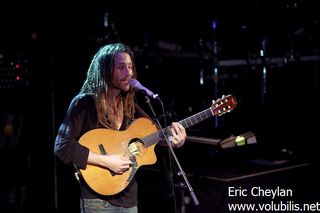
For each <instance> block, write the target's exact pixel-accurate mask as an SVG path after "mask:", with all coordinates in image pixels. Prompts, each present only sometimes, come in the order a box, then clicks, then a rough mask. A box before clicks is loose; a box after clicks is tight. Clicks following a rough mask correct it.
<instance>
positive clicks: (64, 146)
mask: <svg viewBox="0 0 320 213" xmlns="http://www.w3.org/2000/svg"><path fill="white" fill-rule="evenodd" d="M136 77H137V73H136V68H135V64H134V55H133V52H132V51H131V50H130V48H129V47H128V46H126V45H124V44H121V43H115V44H109V45H106V46H104V47H102V48H101V49H100V50H99V51H98V52H97V53H96V54H95V55H94V57H93V59H92V62H91V64H90V66H89V69H88V72H87V78H86V80H85V82H84V84H83V86H82V88H81V90H80V93H79V94H78V95H76V96H75V97H74V98H73V100H72V101H71V104H70V106H69V108H68V111H67V113H66V116H65V119H64V121H63V123H62V124H61V126H60V128H59V131H58V134H57V136H56V141H55V155H56V156H57V157H58V158H59V159H61V160H62V161H63V162H64V163H66V164H70V163H72V164H74V165H75V166H76V168H78V169H80V170H81V169H82V170H84V169H86V168H87V166H88V165H93V166H98V167H99V168H105V169H106V170H109V171H110V172H112V173H114V174H115V175H121V174H123V173H124V172H126V171H128V169H129V168H130V166H132V163H133V162H132V159H130V158H129V156H126V155H124V154H123V153H118V154H117V153H108V154H106V155H104V154H100V153H97V152H93V151H92V150H90V149H89V148H88V147H86V146H84V145H82V144H81V143H79V139H80V138H81V136H83V135H84V134H85V133H86V132H88V131H89V130H93V129H96V128H106V129H111V130H114V131H122V130H126V129H127V128H128V127H129V125H130V124H132V122H133V121H134V120H135V119H136V118H139V117H144V116H145V113H144V112H143V111H142V110H141V109H140V107H138V106H137V104H136V103H135V102H134V95H135V92H134V90H133V88H131V86H130V84H129V80H130V79H132V78H136ZM169 135H170V136H171V137H170V139H171V140H170V141H171V144H172V146H173V147H181V146H182V145H183V144H184V142H185V139H186V132H185V129H184V127H183V126H182V125H181V124H179V123H176V122H173V123H172V125H171V126H170V128H169ZM107 140H108V139H106V141H107ZM80 183H81V184H80V187H81V200H80V201H81V206H80V209H81V212H86V213H87V212H128V213H137V212H138V209H137V202H138V198H137V183H136V181H135V180H134V178H133V179H132V180H131V181H130V183H129V184H128V185H127V186H126V187H125V189H124V190H122V191H120V192H119V193H116V194H114V195H108V196H105V195H101V194H99V193H96V192H95V191H94V190H92V189H91V188H90V186H88V184H87V183H85V181H81V182H80ZM105 184H106V185H107V184H108V182H106V183H105Z"/></svg>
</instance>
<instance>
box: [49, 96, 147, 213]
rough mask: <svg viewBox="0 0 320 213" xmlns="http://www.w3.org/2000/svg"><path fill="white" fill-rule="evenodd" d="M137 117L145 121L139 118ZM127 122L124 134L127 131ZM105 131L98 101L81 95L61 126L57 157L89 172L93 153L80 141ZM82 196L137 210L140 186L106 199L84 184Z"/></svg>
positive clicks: (74, 101)
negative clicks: (90, 133) (87, 133)
mask: <svg viewBox="0 0 320 213" xmlns="http://www.w3.org/2000/svg"><path fill="white" fill-rule="evenodd" d="M136 117H141V116H140V115H136ZM126 120H127V119H126V118H124V119H123V124H122V126H121V128H120V130H124V129H126V128H127V127H128V126H126V125H125V123H129V122H126ZM95 128H103V126H102V125H101V124H100V122H99V120H98V116H97V110H96V107H95V100H94V98H93V95H92V94H83V95H77V96H76V97H74V98H73V100H72V101H71V103H70V106H69V108H68V110H67V113H66V116H65V118H64V121H63V123H62V124H61V126H60V128H59V131H58V134H57V136H56V140H55V155H56V156H57V157H59V158H60V159H61V160H62V161H63V162H64V163H66V164H70V163H73V164H74V165H75V167H76V168H78V169H85V168H86V166H87V159H88V155H89V149H88V148H87V147H85V146H83V145H81V144H80V143H79V142H78V140H79V138H80V137H81V136H82V135H83V134H84V133H86V132H87V131H89V130H92V129H95ZM80 183H81V193H82V197H84V198H89V199H90V198H92V199H94V198H100V199H103V200H108V201H109V202H110V203H111V204H113V205H117V206H122V207H127V208H128V207H133V206H136V205H137V203H138V199H137V183H136V181H135V180H134V179H133V180H132V181H131V182H130V183H129V184H128V186H127V187H126V188H125V189H124V190H123V191H121V192H120V193H118V194H115V195H112V196H102V195H99V194H97V193H95V192H94V191H93V190H91V189H90V187H88V185H87V184H86V183H85V182H84V181H83V180H82V181H80ZM106 184H108V183H106Z"/></svg>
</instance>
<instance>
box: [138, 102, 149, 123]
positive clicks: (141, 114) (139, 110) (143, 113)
mask: <svg viewBox="0 0 320 213" xmlns="http://www.w3.org/2000/svg"><path fill="white" fill-rule="evenodd" d="M134 105H135V109H136V111H137V112H138V113H139V115H140V116H142V117H145V118H149V119H150V120H152V121H153V119H151V118H150V116H149V115H148V114H147V113H146V112H145V111H144V110H143V109H141V107H140V106H139V105H138V104H136V103H135V104H134ZM140 116H139V117H140Z"/></svg>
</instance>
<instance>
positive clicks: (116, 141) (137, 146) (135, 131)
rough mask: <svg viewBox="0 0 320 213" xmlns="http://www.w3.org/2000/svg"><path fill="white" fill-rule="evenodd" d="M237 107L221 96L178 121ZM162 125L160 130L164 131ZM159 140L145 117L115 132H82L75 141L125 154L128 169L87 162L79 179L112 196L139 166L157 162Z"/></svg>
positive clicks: (186, 123)
mask: <svg viewBox="0 0 320 213" xmlns="http://www.w3.org/2000/svg"><path fill="white" fill-rule="evenodd" d="M236 106H237V100H236V98H235V97H234V96H232V95H227V96H223V97H222V98H220V99H218V100H217V101H214V102H213V104H212V106H211V107H210V108H208V109H206V110H203V111H201V112H199V113H197V114H195V115H192V116H190V117H188V118H185V119H183V120H181V121H179V123H180V124H181V125H182V126H183V127H184V128H188V127H190V126H192V125H195V124H197V123H199V122H201V121H203V120H205V119H208V118H210V117H212V116H214V115H217V116H221V115H223V114H225V113H227V112H230V111H231V110H232V109H234V108H235V107H236ZM168 128H169V127H166V128H165V129H164V130H163V131H165V132H166V133H168ZM161 139H162V131H161V130H158V128H157V125H155V123H154V122H153V121H151V120H149V119H147V118H138V119H137V120H135V121H134V122H133V123H132V124H131V125H130V126H129V128H128V129H127V130H124V131H116V130H110V129H104V128H98V129H93V130H90V131H88V132H86V133H85V134H84V135H83V136H81V138H80V139H79V143H80V144H82V145H83V146H85V147H87V148H88V149H89V150H90V151H91V152H95V153H97V154H102V155H108V154H120V155H122V156H125V157H129V159H130V160H131V162H132V163H131V166H130V168H129V169H128V170H127V171H125V172H124V173H122V174H116V173H114V172H112V171H110V170H109V169H107V168H103V167H99V166H95V165H89V164H88V165H87V167H86V169H80V172H81V174H82V177H83V179H84V180H85V182H86V183H87V184H88V185H89V187H91V189H92V190H94V191H95V192H97V193H98V194H101V195H113V194H117V193H119V192H121V191H122V190H123V189H125V188H126V186H127V185H128V184H129V183H130V181H131V180H132V179H133V177H134V175H135V173H136V171H137V170H138V168H139V167H140V166H143V165H148V164H149V165H150V164H154V163H155V162H156V161H157V158H156V155H155V152H154V147H155V145H156V144H157V143H158V142H159V141H160V140H161Z"/></svg>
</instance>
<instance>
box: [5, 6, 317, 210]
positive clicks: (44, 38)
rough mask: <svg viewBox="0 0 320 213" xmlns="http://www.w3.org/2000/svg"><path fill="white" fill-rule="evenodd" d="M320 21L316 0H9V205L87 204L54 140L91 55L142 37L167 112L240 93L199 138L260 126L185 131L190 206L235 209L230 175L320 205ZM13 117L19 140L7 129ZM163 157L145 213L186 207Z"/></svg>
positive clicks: (191, 109) (180, 113)
mask: <svg viewBox="0 0 320 213" xmlns="http://www.w3.org/2000/svg"><path fill="white" fill-rule="evenodd" d="M106 17H107V20H105V18H106ZM213 23H214V24H213ZM319 29H320V26H319V12H318V7H317V6H316V1H302V0H296V1H294V0H278V1H275V0H272V1H270V0H269V1H267V0H246V1H204V0H200V1H190V2H184V1H181V2H179V1H167V0H165V1H102V0H97V1H83V2H69V1H42V2H38V1H17V0H12V1H2V2H1V3H0V32H1V33H0V67H1V69H0V86H1V88H0V94H1V96H0V97H1V104H0V105H1V108H0V114H1V123H0V124H1V126H0V127H1V147H0V148H1V165H2V168H4V169H2V171H3V172H2V175H1V195H0V198H1V199H0V200H1V205H0V210H1V212H3V211H4V212H19V210H21V211H27V210H29V211H31V212H38V211H41V212H65V211H67V210H71V212H74V211H77V208H78V203H77V202H78V197H77V195H76V193H77V192H78V191H77V183H76V181H75V179H74V177H73V174H72V172H71V171H72V168H69V167H66V166H64V165H62V164H61V162H59V160H57V159H55V158H54V156H53V145H54V138H55V134H56V131H57V129H58V127H59V125H60V123H61V122H62V119H63V117H64V113H65V112H66V110H67V107H68V105H69V102H70V100H71V98H72V97H73V96H74V95H75V94H76V93H77V92H78V91H79V89H80V87H81V85H82V82H83V80H84V79H85V75H86V71H87V68H88V66H89V63H90V61H91V59H92V56H93V54H94V53H95V52H96V51H97V50H98V48H99V47H100V46H102V45H104V44H107V43H110V42H123V43H126V44H128V45H130V46H131V47H132V49H133V50H134V52H135V53H136V64H137V69H138V79H139V81H140V82H142V84H143V85H145V86H146V87H148V88H149V89H151V90H152V91H154V92H156V93H158V94H159V95H160V97H161V99H162V101H163V103H164V106H165V110H166V114H165V118H166V119H167V122H171V121H177V120H181V119H183V118H185V117H187V116H191V115H193V114H195V113H197V112H199V111H201V110H203V109H207V108H208V107H210V105H211V101H212V100H216V99H218V98H220V97H221V96H222V95H227V94H233V95H234V96H235V97H236V98H237V100H238V106H237V107H236V108H235V109H234V110H233V111H231V112H230V113H227V114H225V115H223V116H221V117H219V118H212V119H208V120H206V121H204V122H202V123H200V124H198V125H195V126H193V127H190V128H189V129H188V130H187V131H188V135H191V136H198V137H206V138H213V139H221V140H223V139H226V138H229V137H231V136H237V135H239V134H243V133H246V132H249V131H252V132H254V134H255V136H256V140H257V143H256V144H252V145H245V146H242V147H233V148H229V149H222V148H221V147H219V145H208V144H202V143H199V142H198V143H197V142H191V141H187V143H186V145H185V146H184V147H183V148H181V149H180V150H177V155H178V159H179V160H180V163H181V165H182V168H183V169H184V170H186V173H187V174H188V177H189V178H190V182H191V185H192V186H193V188H194V190H195V192H196V195H197V196H198V198H199V202H200V207H194V206H193V204H192V201H191V203H190V204H189V205H188V206H187V209H186V210H187V212H215V211H216V212H228V211H227V210H226V205H227V204H228V203H232V202H234V201H233V200H232V199H231V198H230V197H228V196H227V195H226V193H227V186H230V185H231V186H241V187H251V186H252V185H258V186H265V187H267V188H268V187H269V188H273V187H274V186H280V187H282V188H293V189H294V190H295V197H294V198H292V200H295V201H296V203H298V202H300V203H306V202H309V203H312V202H313V203H314V202H316V201H319V193H318V192H315V189H316V188H317V187H319V184H318V183H317V181H316V177H317V176H316V168H317V165H318V159H317V158H318V151H317V146H318V137H317V136H318V134H317V133H318V127H319V125H318V117H319V112H318V109H319V103H318V97H319V61H320V55H319V48H320V46H319V45H320V44H319V38H320V36H319V32H320V31H319ZM261 50H262V51H263V53H264V55H261V53H260V52H261ZM215 69H217V71H218V72H217V75H214V70H215ZM263 70H265V71H266V74H265V75H264V74H263ZM201 73H203V75H202V76H203V84H200V76H201ZM17 77H18V78H17ZM153 104H154V107H155V108H156V110H157V113H158V114H159V116H160V117H161V115H162V112H161V111H160V106H159V104H158V103H156V102H153ZM146 107H147V106H146ZM146 111H148V108H146ZM160 114H161V115H160ZM10 115H12V116H13V121H14V122H13V124H12V127H13V130H14V133H13V135H14V136H16V137H17V139H16V142H17V144H16V145H12V144H11V145H8V144H7V142H6V141H5V139H4V138H5V137H4V136H5V134H7V133H6V128H5V127H6V124H7V119H8V117H10ZM162 121H163V117H162ZM159 159H160V160H159V161H158V162H157V164H156V165H153V166H150V167H148V168H141V170H140V171H139V172H138V174H137V178H138V179H140V181H141V182H143V184H140V185H141V188H140V192H141V193H140V201H139V202H140V204H139V205H140V209H141V212H150V211H151V209H152V212H155V211H157V210H159V212H173V211H174V209H175V208H173V204H172V203H173V200H174V197H172V196H168V193H169V191H170V187H169V186H168V185H167V180H166V177H167V176H168V174H166V173H165V172H164V171H168V170H169V169H168V168H161V165H162V163H161V162H162V160H164V161H165V164H167V163H168V159H169V158H168V156H167V153H163V152H161V151H160V153H159ZM266 171H268V172H270V173H265V172H266ZM175 172H176V170H174V173H175ZM246 175H253V177H247V176H246ZM236 177H238V178H239V179H237V178H236ZM228 178H231V179H228ZM232 178H236V179H232ZM176 195H177V197H176V200H177V209H178V210H177V211H181V209H180V201H181V199H180V195H181V191H180V190H179V189H178V188H176ZM185 195H186V197H187V198H188V190H186V191H185ZM290 199H291V198H290ZM239 200H240V201H238V202H243V203H244V202H247V201H248V200H246V198H240V199H239ZM248 202H249V201H248ZM251 202H256V203H259V202H260V200H259V199H255V200H253V201H252V200H251ZM261 202H262V201H261ZM13 206H14V207H13ZM212 209H214V210H212ZM2 210H3V211H2Z"/></svg>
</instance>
